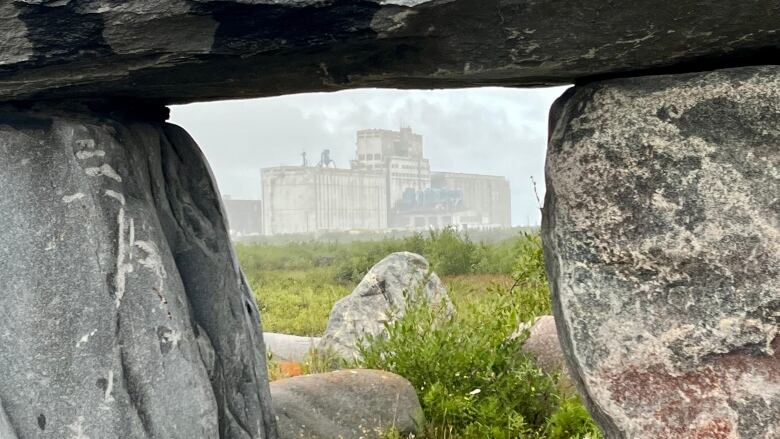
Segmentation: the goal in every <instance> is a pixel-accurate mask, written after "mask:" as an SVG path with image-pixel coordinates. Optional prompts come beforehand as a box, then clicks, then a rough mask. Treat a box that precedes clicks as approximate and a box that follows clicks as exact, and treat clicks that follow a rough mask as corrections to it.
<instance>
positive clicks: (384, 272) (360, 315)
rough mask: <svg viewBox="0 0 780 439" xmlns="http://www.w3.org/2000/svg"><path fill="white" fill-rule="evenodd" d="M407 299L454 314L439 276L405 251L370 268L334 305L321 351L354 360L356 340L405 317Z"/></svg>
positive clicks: (419, 258) (379, 331) (422, 261)
mask: <svg viewBox="0 0 780 439" xmlns="http://www.w3.org/2000/svg"><path fill="white" fill-rule="evenodd" d="M407 297H408V298H410V299H411V300H417V299H423V300H425V301H427V302H428V303H429V304H430V306H432V307H440V306H442V304H443V306H444V307H445V309H444V310H443V311H444V313H443V314H444V315H446V316H451V315H452V314H453V313H454V311H455V309H454V307H453V306H452V302H450V299H449V296H447V290H446V289H445V288H444V285H443V284H442V282H441V280H440V279H439V276H437V275H436V273H433V272H430V267H429V265H428V261H427V260H425V258H423V257H422V256H420V255H418V254H415V253H409V252H399V253H393V254H391V255H390V256H388V257H386V258H384V259H382V260H381V261H379V262H378V263H377V264H376V265H374V266H373V267H372V268H371V270H369V271H368V273H367V274H366V275H365V277H363V280H362V281H360V284H358V286H357V287H356V288H355V290H354V291H352V294H350V295H349V296H347V297H344V298H343V299H341V300H339V301H338V302H336V304H335V305H334V306H333V309H332V310H331V312H330V319H329V320H328V328H327V329H326V330H325V335H323V337H322V340H321V348H322V349H323V350H333V351H334V352H336V353H337V354H339V355H341V356H343V357H344V358H356V357H357V356H358V353H357V348H356V346H357V343H358V340H359V339H360V338H361V337H364V336H366V335H368V334H371V335H374V336H376V335H380V334H383V333H385V327H384V325H385V323H386V322H388V321H392V320H395V319H398V318H400V317H402V316H403V315H404V314H405V310H406V303H407Z"/></svg>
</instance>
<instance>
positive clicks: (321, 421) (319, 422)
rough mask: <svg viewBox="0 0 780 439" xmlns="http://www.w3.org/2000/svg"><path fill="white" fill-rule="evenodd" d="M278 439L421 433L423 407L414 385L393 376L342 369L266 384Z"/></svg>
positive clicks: (346, 438) (367, 438)
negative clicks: (393, 430)
mask: <svg viewBox="0 0 780 439" xmlns="http://www.w3.org/2000/svg"><path fill="white" fill-rule="evenodd" d="M271 396H272V397H273V404H274V411H275V413H276V416H277V418H278V422H279V434H280V437H281V438H282V439H288V438H289V439H293V438H307V439H333V438H341V439H370V438H376V439H382V438H384V437H386V436H385V434H386V433H387V432H388V431H390V430H391V429H395V430H396V431H398V432H399V433H401V434H402V435H403V437H407V436H408V435H410V434H413V435H416V434H420V433H421V432H422V429H423V425H424V421H425V419H424V416H423V413H422V407H421V406H420V402H419V400H418V399H417V394H416V393H415V391H414V387H412V385H411V384H410V383H409V381H407V380H406V379H404V378H403V377H400V376H398V375H396V374H393V373H390V372H384V371H380V370H367V369H345V370H339V371H336V372H329V373H323V374H317V375H303V376H298V377H294V378H285V379H282V380H277V381H274V382H272V383H271Z"/></svg>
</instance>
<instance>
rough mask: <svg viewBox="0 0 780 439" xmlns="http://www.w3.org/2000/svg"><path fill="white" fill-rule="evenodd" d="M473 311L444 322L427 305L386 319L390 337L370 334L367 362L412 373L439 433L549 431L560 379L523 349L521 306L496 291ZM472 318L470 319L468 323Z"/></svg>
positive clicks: (363, 352)
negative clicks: (389, 321)
mask: <svg viewBox="0 0 780 439" xmlns="http://www.w3.org/2000/svg"><path fill="white" fill-rule="evenodd" d="M469 306H470V307H472V309H469V310H459V312H465V313H466V314H470V315H472V317H473V318H470V319H468V320H465V319H460V318H455V319H452V320H442V319H441V318H439V316H437V315H436V314H435V312H434V311H432V310H431V309H430V308H429V307H428V306H425V305H419V304H418V305H414V304H410V305H409V308H408V310H407V314H406V315H405V316H404V317H403V318H401V319H400V320H398V321H396V322H395V323H393V324H389V325H387V330H388V336H387V337H368V338H367V339H366V342H365V344H364V345H363V346H362V347H361V350H360V353H361V355H362V361H361V364H360V366H362V367H368V368H379V369H384V370H388V371H391V372H394V373H397V374H399V375H401V376H403V377H405V378H406V379H408V380H409V381H410V382H411V383H412V384H413V385H414V387H415V388H416V389H417V391H418V394H419V395H420V400H421V403H422V405H423V410H424V411H425V415H426V419H427V420H428V422H429V423H430V427H429V431H428V433H429V434H430V435H432V436H431V437H439V436H440V435H442V434H444V433H443V432H445V431H449V432H451V433H452V435H453V436H452V437H463V438H485V437H490V438H507V439H508V438H515V437H525V436H527V435H528V434H530V433H535V432H539V431H542V430H543V428H544V426H545V424H546V420H547V418H549V417H550V416H551V415H552V414H553V412H554V410H555V409H556V407H557V395H556V385H555V382H554V380H553V379H552V377H550V376H548V375H546V374H544V373H543V372H542V371H541V370H540V369H539V368H537V367H536V366H535V364H534V363H533V361H532V360H531V359H530V358H528V357H527V356H525V355H523V354H522V352H521V351H520V346H521V343H522V341H523V340H522V339H521V338H516V339H514V340H508V339H507V335H508V334H511V333H512V331H514V330H515V329H516V328H517V325H518V316H519V315H520V310H519V307H520V304H519V303H517V302H515V301H512V300H511V298H509V296H507V295H504V296H494V297H493V298H492V299H491V300H489V301H485V302H483V303H481V304H475V305H469ZM467 322H469V323H467Z"/></svg>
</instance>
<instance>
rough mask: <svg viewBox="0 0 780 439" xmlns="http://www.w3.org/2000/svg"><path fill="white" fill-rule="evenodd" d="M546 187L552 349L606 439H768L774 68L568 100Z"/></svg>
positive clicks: (604, 88)
mask: <svg viewBox="0 0 780 439" xmlns="http://www.w3.org/2000/svg"><path fill="white" fill-rule="evenodd" d="M546 173H547V195H546V200H545V205H544V221H543V242H544V247H545V259H546V265H547V271H548V275H549V279H550V285H551V287H552V294H553V310H554V315H555V321H556V325H557V327H558V334H559V336H560V338H561V342H562V345H563V346H562V347H563V349H564V353H565V354H566V358H567V362H568V365H569V369H570V370H571V372H572V374H573V376H574V378H575V380H576V382H577V385H578V388H579V390H580V392H581V393H582V394H583V395H584V399H585V401H586V403H587V405H588V407H589V409H590V411H591V413H592V414H593V415H594V417H595V419H596V421H597V422H598V423H599V425H600V426H601V427H602V428H603V429H604V431H605V433H606V435H607V437H610V438H653V439H657V438H678V437H720V438H726V437H728V438H751V439H752V438H764V439H769V438H776V437H778V436H780V338H778V328H779V326H780V201H778V194H780V68H778V67H776V66H766V67H746V68H740V69H728V70H719V71H713V72H707V73H698V74H687V75H674V76H655V77H643V78H633V79H621V80H611V81H604V82H596V83H592V84H589V85H587V86H582V87H575V88H573V89H570V90H569V91H567V92H566V93H565V94H564V96H562V97H561V98H560V99H559V100H558V101H557V102H556V104H555V105H554V106H553V109H552V111H551V136H550V141H549V148H548V156H547V165H546Z"/></svg>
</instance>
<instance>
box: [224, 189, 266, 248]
mask: <svg viewBox="0 0 780 439" xmlns="http://www.w3.org/2000/svg"><path fill="white" fill-rule="evenodd" d="M222 204H223V205H224V206H225V213H226V215H227V219H228V226H229V227H230V237H231V238H233V239H236V238H242V237H250V236H258V235H262V234H263V202H262V201H258V200H234V199H232V198H230V197H229V196H223V197H222Z"/></svg>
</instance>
